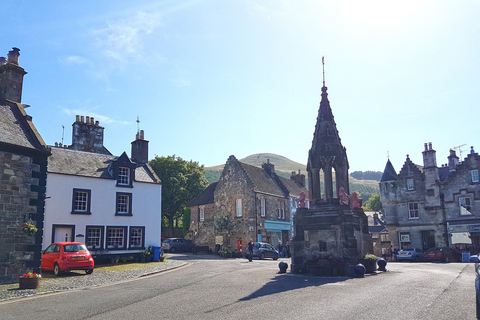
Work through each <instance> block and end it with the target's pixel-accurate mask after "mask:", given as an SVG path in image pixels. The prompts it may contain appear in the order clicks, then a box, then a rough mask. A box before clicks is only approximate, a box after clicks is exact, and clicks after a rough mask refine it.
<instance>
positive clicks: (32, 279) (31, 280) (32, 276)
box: [18, 272, 42, 289]
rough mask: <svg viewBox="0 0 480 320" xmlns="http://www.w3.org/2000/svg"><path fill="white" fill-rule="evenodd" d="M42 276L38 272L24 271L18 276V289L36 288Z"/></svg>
mask: <svg viewBox="0 0 480 320" xmlns="http://www.w3.org/2000/svg"><path fill="white" fill-rule="evenodd" d="M41 278H42V276H41V275H40V274H38V273H31V272H29V273H25V274H24V275H23V276H20V277H19V278H18V284H19V288H20V289H37V288H38V286H39V285H40V279H41Z"/></svg>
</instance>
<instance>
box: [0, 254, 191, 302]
mask: <svg viewBox="0 0 480 320" xmlns="http://www.w3.org/2000/svg"><path fill="white" fill-rule="evenodd" d="M187 264H189V262H188V261H182V260H169V259H168V256H167V259H166V260H165V261H164V262H149V263H127V264H117V265H99V266H96V267H95V270H94V272H93V273H92V274H89V275H87V274H85V272H84V271H72V272H68V273H65V274H62V275H61V276H58V277H55V275H53V273H51V272H44V273H42V279H41V280H40V286H39V287H38V288H37V289H19V285H18V283H12V284H2V285H0V303H1V302H3V301H7V300H12V299H18V298H24V297H31V296H35V295H40V294H48V293H53V292H61V291H68V290H79V289H83V288H88V287H93V286H101V285H106V284H112V283H116V282H121V281H125V280H131V279H135V278H140V277H143V276H147V275H151V274H155V273H158V272H163V271H167V270H172V269H175V268H179V267H182V266H185V265H187Z"/></svg>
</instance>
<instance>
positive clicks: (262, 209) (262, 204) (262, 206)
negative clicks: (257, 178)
mask: <svg viewBox="0 0 480 320" xmlns="http://www.w3.org/2000/svg"><path fill="white" fill-rule="evenodd" d="M265 214H266V203H265V198H262V199H260V216H262V217H265Z"/></svg>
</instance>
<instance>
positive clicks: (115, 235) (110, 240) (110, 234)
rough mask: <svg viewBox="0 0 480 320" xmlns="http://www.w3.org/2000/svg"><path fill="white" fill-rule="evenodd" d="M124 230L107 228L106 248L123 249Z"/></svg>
mask: <svg viewBox="0 0 480 320" xmlns="http://www.w3.org/2000/svg"><path fill="white" fill-rule="evenodd" d="M125 235H126V232H125V228H124V227H107V248H108V249H125Z"/></svg>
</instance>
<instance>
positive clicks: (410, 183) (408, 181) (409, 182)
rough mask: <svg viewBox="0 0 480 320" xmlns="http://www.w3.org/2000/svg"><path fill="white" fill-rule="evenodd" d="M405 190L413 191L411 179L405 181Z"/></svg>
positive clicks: (413, 184) (413, 186)
mask: <svg viewBox="0 0 480 320" xmlns="http://www.w3.org/2000/svg"><path fill="white" fill-rule="evenodd" d="M407 190H408V191H412V190H415V183H414V181H413V179H412V178H410V179H407Z"/></svg>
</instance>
